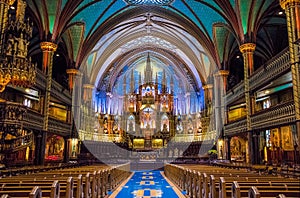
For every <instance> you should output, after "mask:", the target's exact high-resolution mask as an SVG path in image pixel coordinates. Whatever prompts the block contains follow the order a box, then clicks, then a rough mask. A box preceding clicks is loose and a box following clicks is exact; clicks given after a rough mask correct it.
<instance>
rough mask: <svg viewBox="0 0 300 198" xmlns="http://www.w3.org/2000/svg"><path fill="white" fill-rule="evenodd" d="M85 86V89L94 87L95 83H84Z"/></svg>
mask: <svg viewBox="0 0 300 198" xmlns="http://www.w3.org/2000/svg"><path fill="white" fill-rule="evenodd" d="M83 88H85V89H94V85H92V84H84V85H83Z"/></svg>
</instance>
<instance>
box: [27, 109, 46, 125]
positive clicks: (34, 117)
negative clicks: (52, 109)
mask: <svg viewBox="0 0 300 198" xmlns="http://www.w3.org/2000/svg"><path fill="white" fill-rule="evenodd" d="M23 121H24V127H26V128H28V129H35V130H41V129H42V128H43V122H44V116H43V115H42V114H41V113H39V112H37V111H35V110H33V109H30V108H28V109H27V113H26V114H25V115H24V120H23Z"/></svg>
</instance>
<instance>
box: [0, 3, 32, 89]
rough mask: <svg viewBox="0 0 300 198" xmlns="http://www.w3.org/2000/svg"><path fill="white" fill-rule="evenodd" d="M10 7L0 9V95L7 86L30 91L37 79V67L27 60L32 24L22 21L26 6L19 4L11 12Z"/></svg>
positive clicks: (9, 4)
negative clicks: (27, 88) (25, 88)
mask: <svg viewBox="0 0 300 198" xmlns="http://www.w3.org/2000/svg"><path fill="white" fill-rule="evenodd" d="M12 3H13V1H9V2H8V3H5V2H4V3H3V2H2V4H3V5H4V6H1V7H0V9H1V10H0V14H1V15H0V20H1V25H0V28H1V29H0V31H1V33H2V34H1V38H0V41H1V44H0V92H2V91H4V89H5V87H6V85H7V84H11V85H13V86H20V87H31V86H32V85H33V84H34V83H35V77H36V65H34V64H32V63H31V58H28V56H27V52H28V45H29V41H30V39H31V37H32V23H30V22H29V20H25V8H26V2H25V1H24V0H18V2H17V9H16V10H15V9H10V6H11V5H12ZM9 9H10V10H9Z"/></svg>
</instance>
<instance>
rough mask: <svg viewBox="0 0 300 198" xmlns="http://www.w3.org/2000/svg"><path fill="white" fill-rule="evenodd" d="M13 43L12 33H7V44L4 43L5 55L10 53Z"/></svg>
mask: <svg viewBox="0 0 300 198" xmlns="http://www.w3.org/2000/svg"><path fill="white" fill-rule="evenodd" d="M14 43H15V40H14V38H13V36H12V34H9V36H8V39H7V45H6V54H7V55H12V53H13V52H12V51H13V50H14Z"/></svg>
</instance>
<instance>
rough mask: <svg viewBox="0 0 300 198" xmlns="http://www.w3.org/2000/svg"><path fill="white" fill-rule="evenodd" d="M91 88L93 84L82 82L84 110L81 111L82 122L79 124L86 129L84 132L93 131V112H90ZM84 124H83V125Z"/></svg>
mask: <svg viewBox="0 0 300 198" xmlns="http://www.w3.org/2000/svg"><path fill="white" fill-rule="evenodd" d="M93 89H94V85H91V84H84V85H83V101H84V104H83V106H84V108H85V112H84V113H83V115H81V116H83V119H82V121H83V123H82V124H81V125H82V127H83V128H84V129H85V130H86V131H85V132H86V133H89V134H90V133H94V128H93V127H92V125H93V124H94V122H93V121H94V118H95V116H94V114H93V112H92V98H93ZM84 125H85V126H84Z"/></svg>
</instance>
